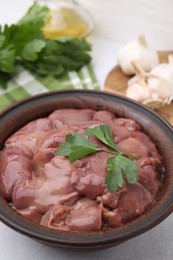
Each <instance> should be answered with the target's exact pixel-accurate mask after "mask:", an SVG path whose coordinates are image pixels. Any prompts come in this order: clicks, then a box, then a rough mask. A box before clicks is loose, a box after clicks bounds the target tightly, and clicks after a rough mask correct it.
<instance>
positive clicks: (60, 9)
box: [36, 0, 93, 39]
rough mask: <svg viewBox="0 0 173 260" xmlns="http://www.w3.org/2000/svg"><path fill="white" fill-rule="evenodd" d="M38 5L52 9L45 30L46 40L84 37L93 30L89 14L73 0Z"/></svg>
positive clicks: (52, 0)
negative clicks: (62, 37) (63, 37)
mask: <svg viewBox="0 0 173 260" xmlns="http://www.w3.org/2000/svg"><path fill="white" fill-rule="evenodd" d="M36 2H37V4H41V5H46V6H48V7H49V9H50V14H49V18H48V20H47V22H46V24H45V26H44V28H43V33H44V35H45V37H46V38H49V39H56V38H58V37H61V36H71V37H76V38H80V37H84V36H86V35H87V34H88V33H89V32H90V31H91V29H92V27H93V23H92V19H91V17H90V15H89V13H88V12H87V11H86V10H85V9H83V8H82V7H81V6H79V5H78V4H76V3H75V2H74V1H73V0H47V1H46V0H45V1H44V0H40V1H36Z"/></svg>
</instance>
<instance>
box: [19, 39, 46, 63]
mask: <svg viewBox="0 0 173 260" xmlns="http://www.w3.org/2000/svg"><path fill="white" fill-rule="evenodd" d="M45 46H46V43H45V42H44V41H43V40H41V39H33V40H32V41H30V42H29V43H27V44H26V45H25V47H24V48H23V51H22V56H23V58H24V59H25V60H29V61H35V60H36V59H37V57H38V53H39V52H41V51H42V49H43V48H44V47H45Z"/></svg>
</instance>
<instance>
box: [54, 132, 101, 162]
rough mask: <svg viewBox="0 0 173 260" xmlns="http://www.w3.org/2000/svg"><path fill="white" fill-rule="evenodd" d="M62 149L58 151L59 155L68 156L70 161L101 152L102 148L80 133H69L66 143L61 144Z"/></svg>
mask: <svg viewBox="0 0 173 260" xmlns="http://www.w3.org/2000/svg"><path fill="white" fill-rule="evenodd" d="M60 147H61V149H60V150H58V151H57V152H56V154H57V155H60V156H67V157H68V159H69V161H70V162H74V161H76V160H79V159H81V158H82V157H84V156H87V155H89V154H92V153H95V152H99V151H101V150H102V148H100V147H98V146H96V145H95V144H93V143H92V142H90V141H89V140H88V139H87V138H85V137H84V136H82V135H80V134H74V135H72V134H69V135H67V136H66V143H63V144H61V145H60Z"/></svg>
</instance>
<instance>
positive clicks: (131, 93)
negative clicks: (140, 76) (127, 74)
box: [126, 81, 151, 103]
mask: <svg viewBox="0 0 173 260" xmlns="http://www.w3.org/2000/svg"><path fill="white" fill-rule="evenodd" d="M126 96H127V97H128V98H131V99H134V100H136V101H139V102H142V103H143V102H144V101H145V100H147V99H151V93H150V90H149V88H148V86H144V84H143V82H140V81H137V82H136V83H133V84H131V85H130V86H129V87H128V88H127V91H126Z"/></svg>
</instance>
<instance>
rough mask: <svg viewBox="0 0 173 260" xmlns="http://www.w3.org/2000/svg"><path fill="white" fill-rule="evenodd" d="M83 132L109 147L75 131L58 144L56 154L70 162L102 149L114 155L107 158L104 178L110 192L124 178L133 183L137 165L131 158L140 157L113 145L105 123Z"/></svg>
mask: <svg viewBox="0 0 173 260" xmlns="http://www.w3.org/2000/svg"><path fill="white" fill-rule="evenodd" d="M85 133H86V135H87V136H92V137H95V138H97V139H98V140H100V141H101V142H102V143H104V144H105V145H106V146H108V147H109V149H104V148H102V147H100V146H97V145H95V144H94V143H92V142H91V141H90V140H89V139H88V138H86V137H84V136H82V135H80V134H77V133H76V134H74V135H72V134H68V135H67V136H66V142H65V143H62V144H60V149H59V150H58V151H57V152H56V154H57V155H59V156H65V157H67V158H68V159H69V161H70V162H71V163H73V162H74V161H76V160H79V159H81V158H82V157H85V156H87V155H90V154H93V153H96V152H101V151H103V152H106V153H110V154H114V155H115V156H114V157H112V158H109V159H107V175H106V178H105V184H106V185H107V188H108V190H109V191H111V192H115V191H116V190H117V189H118V188H121V187H122V186H123V183H124V179H125V180H126V181H127V182H129V183H135V182H136V181H137V180H138V175H137V172H138V165H137V164H136V163H135V162H134V161H132V160H131V159H139V158H140V157H139V156H136V155H133V154H128V153H124V152H123V151H120V150H119V149H118V147H117V146H116V145H115V142H114V140H113V137H112V134H111V131H110V128H109V127H108V126H107V125H100V126H96V127H94V128H88V129H86V131H85Z"/></svg>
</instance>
